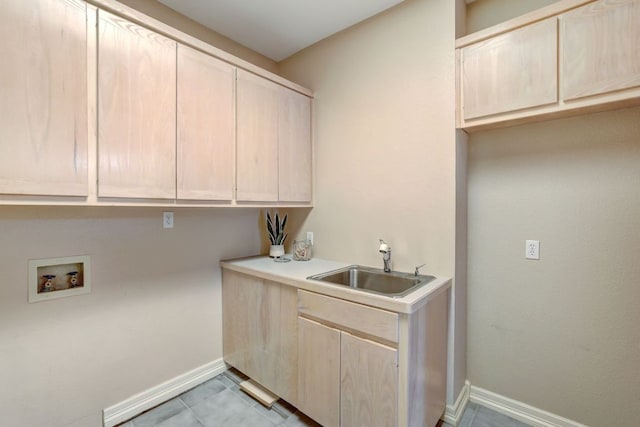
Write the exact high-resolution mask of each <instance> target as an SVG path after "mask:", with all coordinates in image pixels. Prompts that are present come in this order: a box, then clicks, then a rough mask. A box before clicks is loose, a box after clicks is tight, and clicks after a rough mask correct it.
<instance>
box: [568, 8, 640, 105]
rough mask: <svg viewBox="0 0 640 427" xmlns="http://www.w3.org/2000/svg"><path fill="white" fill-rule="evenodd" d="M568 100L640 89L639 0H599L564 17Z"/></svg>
mask: <svg viewBox="0 0 640 427" xmlns="http://www.w3.org/2000/svg"><path fill="white" fill-rule="evenodd" d="M560 28H561V30H560V31H561V33H560V40H561V43H562V69H561V75H562V86H561V87H562V96H563V98H564V99H565V100H571V99H576V98H582V97H585V96H591V95H598V94H603V93H607V92H611V91H615V90H621V89H627V88H631V87H637V86H640V0H616V1H611V0H600V1H596V2H593V3H589V4H588V5H586V6H582V7H579V8H577V9H575V10H572V11H570V12H568V13H565V14H563V15H561V16H560Z"/></svg>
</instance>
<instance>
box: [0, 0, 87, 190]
mask: <svg viewBox="0 0 640 427" xmlns="http://www.w3.org/2000/svg"><path fill="white" fill-rule="evenodd" d="M1 8H2V13H0V57H2V59H3V65H2V66H1V67H0V98H1V99H2V102H0V193H1V194H11V195H50V196H86V195H87V193H88V182H87V23H86V22H87V12H86V8H87V6H86V4H85V3H84V2H83V1H76V0H32V1H28V2H26V1H23V0H4V1H3V2H2V6H1Z"/></svg>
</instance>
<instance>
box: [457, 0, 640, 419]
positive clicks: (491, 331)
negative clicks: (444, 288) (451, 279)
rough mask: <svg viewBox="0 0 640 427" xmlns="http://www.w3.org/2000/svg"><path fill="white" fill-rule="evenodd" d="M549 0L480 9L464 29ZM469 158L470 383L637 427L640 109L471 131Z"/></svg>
mask: <svg viewBox="0 0 640 427" xmlns="http://www.w3.org/2000/svg"><path fill="white" fill-rule="evenodd" d="M552 2H553V1H548V0H544V1H542V0H540V1H535V2H533V1H529V0H518V1H516V0H477V1H476V2H474V3H472V4H470V5H469V7H468V9H467V24H468V26H469V30H470V31H475V30H478V29H481V28H485V27H488V26H490V25H493V24H496V23H499V22H501V21H503V20H506V19H509V18H512V17H515V16H517V15H519V14H522V13H525V12H528V11H529V10H532V9H537V8H538V7H542V6H545V5H547V4H549V3H552ZM468 161H469V261H468V343H467V344H468V354H467V359H468V376H469V379H470V381H471V384H473V385H475V386H479V387H481V388H484V389H487V390H490V391H492V392H496V393H498V394H501V395H503V396H506V397H509V398H513V399H516V400H519V401H522V402H524V403H527V404H529V405H533V406H534V407H538V408H541V409H544V410H547V411H550V412H552V413H555V414H558V415H561V416H564V417H567V418H569V419H573V420H575V421H578V422H581V423H584V424H587V425H589V426H606V425H616V426H621V427H631V426H635V425H637V423H638V419H639V418H640V407H639V406H638V396H639V395H640V370H639V369H638V367H639V366H640V345H639V344H638V343H640V332H639V331H640V329H638V324H640V314H639V313H640V312H639V311H638V308H637V302H638V301H640V287H638V277H640V263H639V262H638V259H639V256H640V190H639V189H640V166H639V165H640V109H627V110H619V111H614V112H606V113H599V114H594V115H585V116H582V117H576V118H571V119H563V120H556V121H547V122H543V123H537V124H531V125H523V126H517V127H511V128H506V129H500V130H493V131H486V132H481V133H476V134H473V135H471V137H470V141H469V159H468ZM526 239H537V240H540V242H541V243H540V247H541V259H540V260H539V261H530V260H526V259H525V258H524V246H525V240H526Z"/></svg>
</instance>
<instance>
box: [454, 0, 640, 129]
mask: <svg viewBox="0 0 640 427" xmlns="http://www.w3.org/2000/svg"><path fill="white" fill-rule="evenodd" d="M638 46H640V0H615V1H612V0H597V1H594V0H562V1H559V2H557V3H553V4H552V5H549V6H547V7H545V8H542V9H540V10H537V11H534V12H531V13H529V14H527V15H523V16H521V17H519V18H515V19H513V20H511V21H507V22H505V23H503V24H499V25H496V26H494V27H491V28H488V29H485V30H482V31H479V32H477V33H475V34H471V35H468V36H465V37H462V38H460V39H458V40H457V41H456V47H457V49H458V51H457V55H456V56H457V61H458V69H457V74H458V85H457V87H458V94H457V99H458V103H457V104H458V127H459V128H463V129H467V130H469V131H474V130H480V129H485V128H491V127H500V126H506V125H512V124H519V123H523V122H529V121H539V120H543V119H547V118H556V117H563V116H569V115H577V114H581V113H585V112H593V111H601V110H607V109H613V108H620V107H627V106H634V105H640V49H639V48H638ZM558 58H559V60H558Z"/></svg>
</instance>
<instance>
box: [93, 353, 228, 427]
mask: <svg viewBox="0 0 640 427" xmlns="http://www.w3.org/2000/svg"><path fill="white" fill-rule="evenodd" d="M226 370H227V365H226V364H225V363H224V361H223V360H222V358H220V359H218V360H214V361H213V362H209V363H207V364H205V365H202V366H200V367H198V368H196V369H194V370H192V371H189V372H186V373H184V374H182V375H178V376H177V377H175V378H172V379H170V380H169V381H166V382H164V383H162V384H159V385H157V386H155V387H151V388H150V389H148V390H145V391H143V392H141V393H138V394H136V395H135V396H131V397H130V398H128V399H125V400H124V401H122V402H120V403H117V404H115V405H113V406H110V407H108V408H106V409H105V410H103V411H102V421H103V423H104V426H105V427H113V426H115V425H116V424H119V423H121V422H123V421H126V420H128V419H130V418H133V417H135V416H136V415H139V414H141V413H142V412H144V411H146V410H147V409H151V408H153V407H154V406H158V405H159V404H161V403H163V402H166V401H167V400H169V399H172V398H174V397H176V396H177V395H179V394H181V393H183V392H185V391H187V390H189V389H191V388H193V387H195V386H197V385H199V384H202V383H203V382H205V381H207V380H209V379H211V378H213V377H215V376H216V375H218V374H221V373H223V372H224V371H226Z"/></svg>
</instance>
